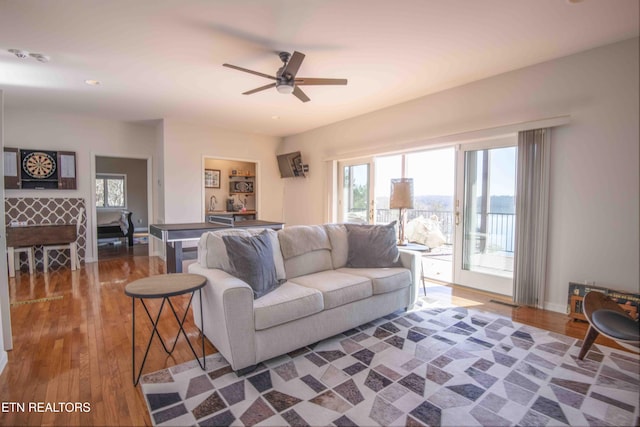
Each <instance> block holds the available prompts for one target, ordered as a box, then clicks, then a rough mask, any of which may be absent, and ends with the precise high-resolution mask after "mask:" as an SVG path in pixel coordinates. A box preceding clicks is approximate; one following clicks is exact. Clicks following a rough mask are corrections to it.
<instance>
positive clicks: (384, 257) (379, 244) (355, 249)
mask: <svg viewBox="0 0 640 427" xmlns="http://www.w3.org/2000/svg"><path fill="white" fill-rule="evenodd" d="M345 227H346V228H347V240H348V242H349V255H348V257H347V267H352V268H371V267H393V266H395V265H396V262H397V261H398V257H399V256H400V253H399V252H398V245H397V240H396V221H393V222H392V223H390V224H387V225H367V224H345Z"/></svg>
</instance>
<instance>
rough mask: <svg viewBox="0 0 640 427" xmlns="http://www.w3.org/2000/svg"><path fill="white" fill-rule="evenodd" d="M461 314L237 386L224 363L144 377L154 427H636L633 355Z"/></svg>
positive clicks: (405, 326)
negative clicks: (585, 350)
mask: <svg viewBox="0 0 640 427" xmlns="http://www.w3.org/2000/svg"><path fill="white" fill-rule="evenodd" d="M580 344H581V341H580V340H576V339H574V338H570V337H567V336H564V335H560V334H557V333H553V332H549V331H544V330H541V329H537V328H534V327H531V326H526V325H522V324H518V323H516V322H512V321H511V320H510V319H507V318H504V317H502V316H499V315H496V314H492V313H486V312H482V311H478V310H474V309H467V308H462V307H457V308H447V309H443V308H438V309H426V310H421V311H413V312H408V313H407V312H398V313H394V314H391V315H389V316H385V317H383V318H380V319H378V320H376V321H373V322H370V323H367V324H365V325H362V326H360V327H358V328H355V329H352V330H349V331H347V332H345V333H343V334H340V335H337V336H335V337H332V338H329V339H327V340H324V341H321V342H319V343H316V344H314V345H311V346H307V347H304V348H302V349H299V350H296V351H294V352H291V353H289V354H287V355H284V356H280V357H277V358H274V359H272V360H268V361H266V362H263V363H261V364H260V365H259V366H258V368H257V369H256V370H255V371H253V372H251V373H250V374H247V375H245V376H243V377H238V376H237V375H236V374H235V373H234V372H233V371H232V370H231V368H230V366H229V365H228V363H227V362H226V361H225V360H224V358H223V357H222V356H221V355H219V354H213V355H211V356H208V358H207V371H206V372H204V371H202V370H201V369H200V367H199V366H198V365H197V363H196V362H195V360H194V361H192V362H187V363H185V364H182V365H178V366H175V367H172V368H168V369H164V370H161V371H158V372H155V373H152V374H148V375H145V376H144V377H143V379H142V381H141V383H142V391H143V393H144V395H145V399H146V402H147V405H148V408H149V412H150V414H151V420H152V422H153V423H154V425H159V426H162V425H199V426H226V425H245V426H254V425H256V426H257V425H265V426H267V425H268V426H276V425H277V426H289V425H290V426H377V425H380V426H427V425H428V426H440V425H442V426H479V425H481V426H512V425H518V426H557V425H561V426H564V425H571V426H632V425H637V424H638V422H639V418H638V406H639V403H638V402H639V401H640V363H639V359H638V356H637V355H635V354H633V353H628V352H624V351H618V350H614V349H611V348H608V347H603V346H598V345H594V346H593V347H592V349H591V351H590V352H589V354H588V356H587V357H585V360H584V361H580V360H577V355H578V351H579V349H580Z"/></svg>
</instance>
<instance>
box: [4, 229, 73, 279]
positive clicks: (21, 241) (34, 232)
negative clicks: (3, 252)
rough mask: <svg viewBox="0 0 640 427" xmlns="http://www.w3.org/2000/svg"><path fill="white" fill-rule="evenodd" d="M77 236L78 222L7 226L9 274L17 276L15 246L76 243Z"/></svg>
mask: <svg viewBox="0 0 640 427" xmlns="http://www.w3.org/2000/svg"><path fill="white" fill-rule="evenodd" d="M77 237H78V236H77V231H76V224H37V225H25V226H19V227H9V226H7V254H8V257H9V276H10V277H14V276H15V271H14V267H13V266H14V262H15V258H14V257H15V254H14V248H18V247H28V246H44V245H58V244H66V243H74V242H75V241H76V239H77ZM72 265H75V263H72ZM12 273H13V274H12Z"/></svg>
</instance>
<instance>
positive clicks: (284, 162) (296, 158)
mask: <svg viewBox="0 0 640 427" xmlns="http://www.w3.org/2000/svg"><path fill="white" fill-rule="evenodd" d="M278 168H280V177H282V178H294V177H303V178H304V176H305V173H306V172H309V165H305V164H303V163H302V155H301V154H300V152H299V151H295V152H293V153H287V154H280V155H279V156H278Z"/></svg>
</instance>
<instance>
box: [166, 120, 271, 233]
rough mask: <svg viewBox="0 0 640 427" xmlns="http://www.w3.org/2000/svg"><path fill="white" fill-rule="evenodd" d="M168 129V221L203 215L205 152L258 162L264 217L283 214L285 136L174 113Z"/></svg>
mask: <svg viewBox="0 0 640 427" xmlns="http://www.w3.org/2000/svg"><path fill="white" fill-rule="evenodd" d="M163 132H164V152H163V156H164V220H165V222H166V223H189V222H201V221H202V212H203V211H204V198H203V159H204V157H215V158H218V159H235V160H248V161H252V162H255V163H257V175H258V176H257V178H256V192H257V194H258V196H257V200H256V203H257V206H256V209H257V210H258V215H259V218H260V219H263V220H268V221H280V220H281V219H282V218H283V212H282V210H283V208H282V192H283V182H282V179H280V175H279V173H278V165H277V162H276V155H275V153H276V148H277V146H278V144H280V142H281V139H280V138H276V137H270V136H262V135H255V134H249V133H241V132H233V131H228V130H223V129H220V128H216V127H213V126H208V125H206V124H198V123H190V122H186V121H180V120H174V119H165V120H164V129H163Z"/></svg>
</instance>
